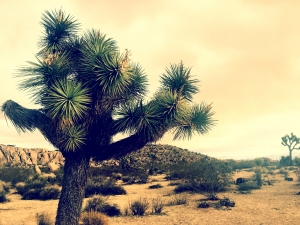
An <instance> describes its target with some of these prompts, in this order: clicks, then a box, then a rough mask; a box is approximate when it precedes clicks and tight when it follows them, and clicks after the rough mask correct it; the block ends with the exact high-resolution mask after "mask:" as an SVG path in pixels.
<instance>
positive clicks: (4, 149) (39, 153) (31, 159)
mask: <svg viewBox="0 0 300 225" xmlns="http://www.w3.org/2000/svg"><path fill="white" fill-rule="evenodd" d="M48 163H54V164H60V165H62V164H63V163H64V158H63V156H62V154H61V152H59V151H48V150H46V149H41V148H30V149H28V148H19V147H15V146H12V145H2V144H0V165H1V164H2V165H5V164H11V165H24V166H25V165H47V164H48Z"/></svg>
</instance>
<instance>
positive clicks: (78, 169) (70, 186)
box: [55, 151, 90, 225]
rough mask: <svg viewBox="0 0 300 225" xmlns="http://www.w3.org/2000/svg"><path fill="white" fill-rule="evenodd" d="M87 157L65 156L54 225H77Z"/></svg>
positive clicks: (85, 179) (85, 176) (78, 154)
mask: <svg viewBox="0 0 300 225" xmlns="http://www.w3.org/2000/svg"><path fill="white" fill-rule="evenodd" d="M89 160H90V157H88V156H87V155H86V154H85V153H84V152H83V151H82V152H81V153H78V152H75V153H69V154H66V155H65V165H64V178H63V183H62V190H61V195H60V199H59V204H58V209H57V214H56V221H55V225H78V223H79V219H80V212H81V208H82V201H83V199H84V194H85V187H86V183H87V173H88V168H89Z"/></svg>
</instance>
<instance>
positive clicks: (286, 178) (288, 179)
mask: <svg viewBox="0 0 300 225" xmlns="http://www.w3.org/2000/svg"><path fill="white" fill-rule="evenodd" d="M284 179H285V180H287V181H293V178H292V177H285V178H284Z"/></svg>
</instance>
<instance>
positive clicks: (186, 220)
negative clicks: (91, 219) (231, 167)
mask: <svg viewBox="0 0 300 225" xmlns="http://www.w3.org/2000/svg"><path fill="white" fill-rule="evenodd" d="M252 175H253V172H247V171H241V172H239V173H235V174H234V176H233V178H234V179H236V178H237V177H251V176H252ZM266 176H267V175H263V178H264V179H270V180H275V181H276V182H275V183H274V185H272V186H263V187H262V188H261V189H259V190H253V191H252V193H251V194H240V193H239V192H237V191H236V190H235V189H236V186H235V185H233V186H232V188H231V190H229V191H227V192H224V193H220V194H218V197H220V198H223V197H229V198H231V199H233V200H234V201H235V203H236V205H235V207H232V208H230V209H228V210H227V209H221V210H218V209H215V208H207V209H200V208H197V205H198V204H199V202H200V201H199V200H200V199H203V198H205V196H204V195H201V194H188V195H187V197H188V203H187V204H186V205H175V206H165V208H164V210H163V214H161V215H152V214H151V211H149V212H148V214H147V215H146V216H143V217H135V216H120V217H114V218H109V220H110V224H111V225H123V224H124V225H126V224H128V225H129V224H137V225H154V224H172V225H179V224H185V225H187V224H214V225H215V224H223V225H224V224H229V225H231V224H243V225H244V224H264V225H266V224H272V225H273V224H278V225H284V224H289V225H293V224H295V225H296V224H300V212H299V209H300V195H297V193H298V192H299V191H300V186H299V185H298V184H299V182H298V181H297V180H298V178H297V176H296V174H295V173H294V172H293V171H289V176H290V177H293V178H294V181H285V180H284V178H283V175H282V174H275V175H270V174H268V178H267V177H266ZM151 179H152V180H155V181H154V182H153V181H152V182H151V183H147V184H142V185H125V186H124V187H125V189H126V191H127V195H124V196H110V197H109V198H108V201H109V202H110V203H116V204H118V205H119V207H120V208H121V210H122V211H123V212H124V209H125V207H127V206H128V203H129V201H133V200H135V199H138V198H139V197H147V198H148V199H151V198H154V197H157V196H161V197H162V199H163V200H164V201H165V202H168V201H170V199H171V198H172V197H174V196H173V195H174V194H173V189H174V186H167V185H168V183H169V182H168V181H165V180H164V176H163V175H158V176H152V177H151V178H150V180H151ZM157 183H160V184H161V185H163V188H160V189H148V187H149V185H151V184H157ZM8 198H9V199H10V200H11V201H10V202H7V203H2V204H0V221H1V222H2V224H3V225H10V224H14V225H23V224H24V225H36V217H35V216H36V214H37V213H42V212H47V213H49V214H50V215H51V216H52V218H53V220H54V218H55V213H56V208H57V204H58V201H57V200H50V201H35V200H20V195H17V194H9V196H8ZM85 201H87V199H85Z"/></svg>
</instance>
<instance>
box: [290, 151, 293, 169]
mask: <svg viewBox="0 0 300 225" xmlns="http://www.w3.org/2000/svg"><path fill="white" fill-rule="evenodd" d="M292 151H293V150H290V166H292V165H293V160H292Z"/></svg>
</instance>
